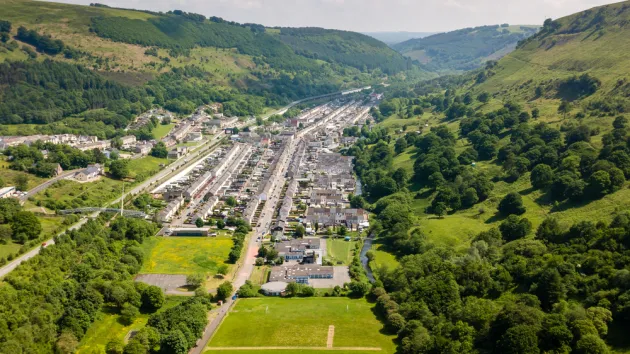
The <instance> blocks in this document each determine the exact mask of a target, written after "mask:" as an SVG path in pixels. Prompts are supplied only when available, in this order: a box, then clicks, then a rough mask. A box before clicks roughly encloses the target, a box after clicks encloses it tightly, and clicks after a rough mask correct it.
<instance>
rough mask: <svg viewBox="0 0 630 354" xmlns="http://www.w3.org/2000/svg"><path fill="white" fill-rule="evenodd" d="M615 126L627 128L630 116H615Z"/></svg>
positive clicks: (616, 127)
mask: <svg viewBox="0 0 630 354" xmlns="http://www.w3.org/2000/svg"><path fill="white" fill-rule="evenodd" d="M613 127H614V128H615V129H626V128H627V127H628V118H626V117H624V116H619V117H617V118H615V121H614V122H613Z"/></svg>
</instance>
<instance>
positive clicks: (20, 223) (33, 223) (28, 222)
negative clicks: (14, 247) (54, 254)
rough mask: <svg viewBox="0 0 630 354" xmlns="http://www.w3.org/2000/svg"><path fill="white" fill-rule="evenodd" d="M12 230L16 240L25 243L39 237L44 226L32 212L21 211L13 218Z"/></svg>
mask: <svg viewBox="0 0 630 354" xmlns="http://www.w3.org/2000/svg"><path fill="white" fill-rule="evenodd" d="M11 230H12V231H13V238H14V239H15V240H17V241H18V242H21V243H25V242H26V241H28V240H34V239H36V238H38V237H39V234H41V232H42V224H41V222H40V221H39V219H38V218H37V217H36V216H35V214H33V213H31V212H30V211H20V212H17V213H16V214H15V215H14V216H13V221H12V222H11Z"/></svg>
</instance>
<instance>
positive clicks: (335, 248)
mask: <svg viewBox="0 0 630 354" xmlns="http://www.w3.org/2000/svg"><path fill="white" fill-rule="evenodd" d="M356 243H357V242H356V241H345V240H344V239H339V238H335V239H333V238H329V239H327V240H326V249H327V251H328V258H329V259H330V260H331V261H332V262H333V263H334V264H337V262H342V263H343V264H350V262H351V261H352V257H353V256H354V246H355V245H356Z"/></svg>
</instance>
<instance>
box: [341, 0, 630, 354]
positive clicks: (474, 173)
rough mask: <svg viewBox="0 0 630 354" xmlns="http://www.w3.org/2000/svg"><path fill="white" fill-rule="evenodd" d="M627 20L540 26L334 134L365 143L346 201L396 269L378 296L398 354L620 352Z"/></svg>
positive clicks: (576, 19) (598, 14)
mask: <svg viewBox="0 0 630 354" xmlns="http://www.w3.org/2000/svg"><path fill="white" fill-rule="evenodd" d="M629 13H630V2H628V1H626V2H623V3H618V4H613V5H608V6H603V7H599V8H594V9H591V10H589V11H585V12H582V13H579V14H575V15H572V16H568V17H565V18H561V19H558V20H555V21H552V20H548V21H546V22H545V26H544V28H543V29H542V30H541V32H540V33H538V34H537V35H535V36H533V37H531V38H530V39H528V40H524V41H521V42H520V43H519V44H518V48H517V49H516V50H515V51H514V52H513V53H511V54H509V55H507V56H506V57H504V58H503V59H500V60H498V61H490V62H488V63H487V64H486V65H485V66H484V67H483V68H481V69H478V70H475V71H472V72H469V73H466V74H464V75H458V76H444V77H440V78H438V79H434V80H431V81H424V82H421V83H419V84H417V85H415V86H414V87H408V88H407V89H406V90H405V89H403V88H401V87H396V88H395V89H392V90H389V91H388V92H386V99H385V100H384V101H382V102H381V103H380V105H379V108H378V109H375V110H374V111H373V114H374V116H375V118H376V120H377V121H378V124H377V125H376V126H375V127H372V129H370V130H368V129H348V130H346V132H345V134H346V135H351V136H363V137H364V138H365V139H362V140H360V141H359V142H358V143H357V144H356V145H355V146H353V147H352V148H350V149H349V150H348V151H347V153H348V154H350V155H353V156H355V157H356V165H355V171H356V172H357V174H358V175H359V176H360V178H361V180H362V182H363V185H364V186H365V188H364V190H363V192H364V193H363V195H362V196H361V197H355V198H354V199H353V201H352V202H353V204H354V205H362V206H364V207H366V208H369V209H370V210H371V211H372V212H374V213H375V216H374V217H373V218H372V220H371V224H372V231H373V232H374V233H375V234H377V235H378V238H377V240H376V244H377V245H378V252H383V251H387V252H389V253H391V254H393V255H395V256H396V258H397V260H398V261H399V262H400V266H399V267H397V268H396V269H391V268H389V269H388V268H386V267H381V268H379V267H377V269H376V271H375V273H376V274H377V276H378V278H379V280H380V281H381V282H382V284H383V289H378V292H377V291H375V292H377V293H378V296H379V300H378V301H377V303H381V304H382V314H383V315H386V316H388V317H387V318H388V323H389V325H390V326H396V328H402V329H401V330H400V331H399V332H398V334H399V338H400V339H401V343H402V344H401V346H400V349H401V352H402V353H427V352H436V353H441V352H449V351H453V350H457V351H462V352H475V351H478V352H482V353H486V352H487V353H552V352H556V353H557V352H565V353H567V352H576V353H627V352H628V350H629V348H630V340H628V338H627V333H628V328H630V312H629V309H630V282H628V281H627V279H628V278H627V275H628V274H630V273H628V271H629V269H630V261H629V260H630V258H629V257H630V242H628V241H629V240H630V238H629V235H630V224H629V223H628V220H630V214H628V210H629V208H630V188H629V187H630V185H629V183H628V179H629V178H630V148H629V147H630V123H629V122H630V115H629V113H628V112H630V110H629V105H628V99H629V98H630V95H629V94H630V90H629V88H630V85H629V84H628V79H627V78H628V75H629V74H630V65H629V64H630V63H629V62H628V58H627V56H626V53H627V52H628V49H629V48H628V41H629V38H630V25H629V24H630V21H629ZM375 257H376V260H375V262H374V263H373V264H378V262H379V257H380V256H379V254H376V255H375ZM410 327H411V329H410ZM462 333H466V334H465V335H462ZM471 348H472V349H471Z"/></svg>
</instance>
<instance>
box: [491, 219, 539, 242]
mask: <svg viewBox="0 0 630 354" xmlns="http://www.w3.org/2000/svg"><path fill="white" fill-rule="evenodd" d="M499 230H500V231H501V236H502V237H503V239H504V240H506V241H508V242H509V241H514V240H517V239H519V238H523V237H525V236H527V234H529V232H530V231H531V230H532V223H531V222H530V221H529V220H527V219H526V218H522V219H521V218H519V217H518V216H516V215H510V216H508V217H507V219H505V220H504V221H503V222H502V223H501V225H499Z"/></svg>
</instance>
